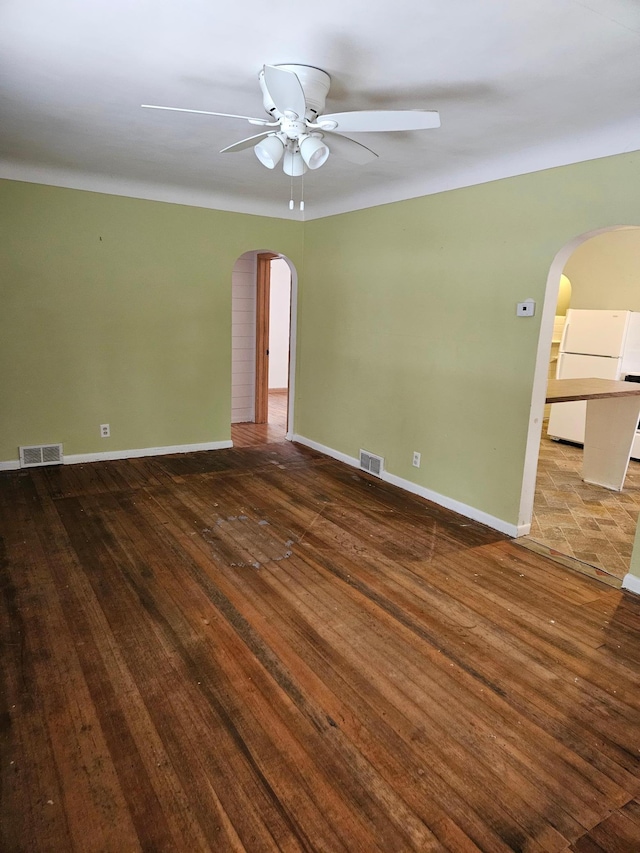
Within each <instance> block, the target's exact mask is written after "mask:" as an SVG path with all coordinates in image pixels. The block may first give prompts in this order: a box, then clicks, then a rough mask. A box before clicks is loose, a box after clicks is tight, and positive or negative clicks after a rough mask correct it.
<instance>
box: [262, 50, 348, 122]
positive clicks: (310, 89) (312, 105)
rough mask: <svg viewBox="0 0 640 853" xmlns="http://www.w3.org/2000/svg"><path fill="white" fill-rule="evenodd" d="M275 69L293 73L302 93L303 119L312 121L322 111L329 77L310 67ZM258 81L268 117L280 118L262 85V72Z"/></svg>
mask: <svg viewBox="0 0 640 853" xmlns="http://www.w3.org/2000/svg"><path fill="white" fill-rule="evenodd" d="M276 68H282V69H284V70H285V71H293V73H294V74H295V75H296V77H297V78H298V80H299V81H300V85H301V86H302V91H303V92H304V99H305V102H306V105H307V111H306V113H305V118H306V119H308V120H309V121H314V120H315V119H316V118H317V117H318V116H319V115H320V114H321V113H322V111H323V110H324V104H325V100H326V98H327V94H328V92H329V87H330V85H331V77H329V75H328V74H327V72H326V71H322V69H321V68H314V67H313V66H312V65H285V64H281V65H276ZM258 80H259V81H260V89H261V90H262V103H263V104H264V108H265V110H266V111H267V112H268V113H269V115H271V116H274V117H275V118H280V113H279V112H278V110H277V109H276V105H275V104H274V103H273V101H272V100H271V98H270V97H269V93H268V92H267V89H266V87H265V85H264V71H261V72H260V74H259V75H258Z"/></svg>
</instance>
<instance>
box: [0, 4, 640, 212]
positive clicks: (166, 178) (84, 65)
mask: <svg viewBox="0 0 640 853" xmlns="http://www.w3.org/2000/svg"><path fill="white" fill-rule="evenodd" d="M639 57H640V3H639V2H638V0H485V2H478V0H393V1H392V2H391V1H390V0H324V2H322V3H309V2H305V1H304V0H298V2H292V0H271V2H269V3H266V2H264V0H241V2H237V1H236V2H226V3H222V2H215V0H55V2H53V0H3V2H2V4H1V5H0V96H1V101H0V176H1V177H9V178H15V179H18V180H27V181H39V182H42V183H48V184H54V185H60V186H70V187H76V188H82V189H92V190H99V191H103V192H111V193H117V194H123V195H131V196H137V197H140V198H150V199H161V200H169V201H177V202H183V203H186V204H198V205H201V206H204V207H215V208H220V209H224V210H236V211H241V212H250V213H259V214H266V215H270V216H281V217H285V218H286V217H289V216H295V217H296V218H299V217H300V213H299V212H298V211H295V212H294V213H293V214H291V213H290V212H289V210H288V200H289V183H290V179H289V178H287V177H286V176H285V175H284V174H283V173H282V171H281V169H280V168H277V169H276V170H275V171H273V172H271V171H269V170H267V169H265V168H264V167H263V166H262V165H261V164H260V163H259V162H258V160H257V158H256V157H255V155H254V153H253V151H252V150H251V149H248V150H245V151H242V152H240V153H235V154H219V153H218V152H219V150H220V149H221V148H223V147H225V146H227V145H229V144H231V143H232V142H235V141H236V140H239V139H242V138H243V137H246V136H250V135H251V134H253V133H256V132H258V131H259V129H258V128H255V127H252V126H250V125H248V124H247V123H246V122H244V121H240V120H235V119H224V118H215V117H207V116H199V115H189V114H184V113H171V112H160V111H156V110H143V109H141V108H140V104H142V103H156V104H167V105H171V106H182V107H189V108H193V109H204V110H216V111H220V112H230V113H240V114H242V115H254V116H257V117H261V116H263V115H264V110H263V107H262V100H261V95H260V90H259V87H258V80H257V75H258V71H259V70H260V68H261V67H262V65H263V64H265V63H267V64H277V63H301V64H307V65H314V66H317V67H320V68H323V69H324V70H325V71H327V72H328V73H329V74H330V75H331V78H332V85H331V91H330V92H329V96H328V99H327V106H326V111H327V112H338V111H343V110H351V109H356V110H358V109H394V108H397V109H415V108H424V109H437V110H439V111H440V116H441V120H442V127H441V128H440V129H439V130H429V131H421V132H412V133H387V134H353V138H355V139H358V141H361V142H363V143H364V144H366V145H368V146H369V147H371V148H373V149H374V150H375V151H377V152H378V154H379V155H380V157H379V159H378V160H376V161H375V162H373V163H371V164H369V165H366V166H354V165H351V164H350V163H348V162H346V161H344V160H340V159H339V158H338V157H330V158H329V161H328V162H327V164H326V165H325V166H323V167H322V168H321V169H319V170H318V171H316V172H310V173H307V175H306V176H305V179H304V194H305V203H306V211H305V216H306V218H307V219H310V218H313V217H317V216H324V215H327V214H330V213H335V212H341V211H345V210H352V209H357V208H361V207H366V206H369V205H373V204H380V203H384V202H388V201H394V200H397V199H402V198H410V197H414V196H419V195H425V194H428V193H431V192H438V191H441V190H446V189H450V188H453V187H459V186H466V185H470V184H474V183H479V182H482V181H486V180H493V179H495V178H500V177H505V176H508V175H514V174H519V173H524V172H530V171H535V170H537V169H541V168H547V167H550V166H557V165H564V164H566V163H571V162H577V161H580V160H588V159H591V158H594V157H601V156H606V155H609V154H617V153H620V152H624V151H632V150H636V149H640V61H639ZM298 193H299V188H297V189H296V195H297V194H298Z"/></svg>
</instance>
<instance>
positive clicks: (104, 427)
mask: <svg viewBox="0 0 640 853" xmlns="http://www.w3.org/2000/svg"><path fill="white" fill-rule="evenodd" d="M110 435H111V428H110V427H109V424H100V437H101V438H109V436H110Z"/></svg>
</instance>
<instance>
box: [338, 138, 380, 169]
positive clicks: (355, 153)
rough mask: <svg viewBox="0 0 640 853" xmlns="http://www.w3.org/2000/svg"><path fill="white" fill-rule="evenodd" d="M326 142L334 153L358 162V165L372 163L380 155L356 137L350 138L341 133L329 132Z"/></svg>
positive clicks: (352, 161)
mask: <svg viewBox="0 0 640 853" xmlns="http://www.w3.org/2000/svg"><path fill="white" fill-rule="evenodd" d="M326 142H327V145H328V146H329V151H331V153H332V154H335V155H336V157H344V159H345V160H348V161H349V162H350V163H356V164H357V165H358V166H364V165H365V164H366V163H371V162H373V160H375V159H376V158H377V157H378V155H377V154H376V152H375V151H372V150H371V149H370V148H367V146H366V145H361V144H360V143H359V142H356V141H355V139H349V137H348V136H342V135H341V134H339V133H327V134H326Z"/></svg>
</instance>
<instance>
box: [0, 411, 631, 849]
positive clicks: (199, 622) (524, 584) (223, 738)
mask: <svg viewBox="0 0 640 853" xmlns="http://www.w3.org/2000/svg"><path fill="white" fill-rule="evenodd" d="M234 430H235V433H234V436H235V435H241V439H240V440H239V442H238V444H244V445H245V446H238V447H234V448H232V449H229V450H225V451H218V452H210V453H195V454H181V455H177V456H168V457H154V458H150V459H135V460H119V461H116V462H113V463H97V464H92V465H88V464H87V465H79V466H62V467H57V468H43V469H33V470H30V471H29V470H24V471H19V472H4V473H1V474H0V548H1V549H2V550H0V557H1V558H2V562H1V564H0V566H1V574H0V590H1V592H2V608H1V609H0V643H1V644H2V649H3V655H2V658H1V660H0V677H1V679H2V680H1V682H0V686H2V703H3V704H2V708H1V709H0V711H1V713H2V717H1V719H2V720H3V721H4V725H3V727H2V729H0V750H1V757H2V763H1V766H0V781H1V783H2V786H1V788H0V797H1V799H2V803H1V805H2V813H3V817H4V819H3V820H2V822H1V823H0V849H2V850H4V849H7V850H8V851H9V850H10V851H12V853H13V851H14V850H15V851H19V850H25V851H27V850H29V851H31V850H34V851H40V850H42V851H53V850H64V851H67V850H69V851H74V853H75V851H77V853H85V851H114V853H116V851H117V853H120V851H129V850H131V851H134V850H138V849H145V850H154V851H178V853H180V851H185V853H191V851H203V853H205V851H215V853H227V851H232V853H240V851H248V853H258V851H260V853H261V851H265V853H266V851H270V853H271V851H309V853H311V851H325V853H339V851H345V853H351V851H353V853H361V851H362V853H374V851H384V853H386V851H391V850H392V851H394V853H396V851H398V853H405V851H406V853H410V851H421V853H423V851H433V853H444V851H459V853H472V851H473V853H477V851H484V853H509V851H528V853H560V851H566V850H572V851H575V853H578V851H582V853H584V851H589V850H600V851H602V850H605V851H619V850H625V851H626V850H629V851H631V850H636V849H638V850H640V806H639V805H638V801H637V795H638V793H639V792H640V754H639V753H638V739H639V737H640V696H639V691H638V689H637V688H638V679H637V671H638V663H639V662H640V632H639V631H638V627H640V600H639V599H635V598H633V597H630V596H628V595H626V594H622V593H620V592H618V591H615V590H612V589H611V588H609V587H606V586H604V585H601V584H599V583H598V582H597V581H594V580H592V579H590V578H587V577H584V576H578V575H575V576H574V575H572V573H570V572H569V571H567V570H566V569H565V568H563V567H562V566H559V565H557V564H554V563H552V562H551V561H549V560H546V559H545V558H544V557H542V556H540V555H538V554H535V553H534V552H530V551H526V550H525V549H521V548H519V547H517V546H514V545H512V544H511V543H510V542H509V541H508V540H507V539H506V538H505V537H504V536H502V535H501V534H496V533H495V531H491V530H489V529H488V528H485V527H483V526H482V525H480V524H477V523H476V522H469V521H468V519H464V518H461V517H460V516H457V515H455V514H454V513H451V512H449V511H448V510H445V509H443V508H442V507H436V506H434V505H433V504H429V503H428V502H426V501H422V500H421V499H419V498H417V497H415V496H411V495H407V494H406V493H403V492H400V491H399V490H397V489H394V488H393V487H391V486H389V485H387V484H384V483H382V482H381V481H379V480H376V479H375V478H372V477H370V476H368V475H365V474H362V473H361V472H358V471H354V470H353V469H351V468H348V467H346V466H343V465H341V464H340V463H337V462H336V461H335V460H330V459H327V458H326V457H322V456H320V455H319V454H317V453H316V452H315V451H310V450H308V449H306V448H299V447H296V446H295V445H292V444H291V443H286V442H281V443H279V442H277V441H275V442H274V443H271V444H268V445H264V444H263V445H261V444H260V441H261V440H263V438H264V436H263V437H262V439H261V437H260V436H259V435H258V433H257V432H256V431H254V432H252V430H251V427H250V426H243V427H242V430H241V432H240V431H238V430H237V429H236V428H235V427H234ZM273 435H275V432H274V433H273ZM242 436H243V437H244V438H242ZM234 441H235V438H234ZM625 845H626V846H625ZM630 845H631V846H630Z"/></svg>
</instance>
